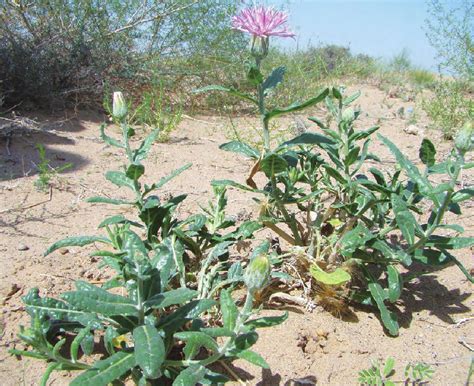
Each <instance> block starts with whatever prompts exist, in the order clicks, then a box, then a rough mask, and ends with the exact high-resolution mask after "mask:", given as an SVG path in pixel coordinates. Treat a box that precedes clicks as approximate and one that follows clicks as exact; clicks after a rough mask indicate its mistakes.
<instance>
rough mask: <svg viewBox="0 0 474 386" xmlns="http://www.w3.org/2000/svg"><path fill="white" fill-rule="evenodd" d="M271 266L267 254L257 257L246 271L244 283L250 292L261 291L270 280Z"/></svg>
mask: <svg viewBox="0 0 474 386" xmlns="http://www.w3.org/2000/svg"><path fill="white" fill-rule="evenodd" d="M270 272H271V264H270V259H269V258H268V256H267V255H266V254H261V255H258V256H256V257H255V258H253V259H252V260H251V261H250V264H249V266H248V267H247V269H246V270H245V274H244V282H245V285H246V286H247V288H248V290H249V291H250V292H254V291H258V290H261V289H262V288H263V287H265V285H266V284H267V283H268V282H269V280H270Z"/></svg>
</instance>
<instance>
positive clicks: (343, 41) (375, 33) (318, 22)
mask: <svg viewBox="0 0 474 386" xmlns="http://www.w3.org/2000/svg"><path fill="white" fill-rule="evenodd" d="M456 2H457V0H445V3H446V4H449V3H452V4H456ZM268 3H271V4H274V5H276V6H278V7H280V6H282V5H283V6H284V8H286V9H287V10H288V11H289V13H290V19H289V23H290V26H291V28H292V29H293V31H295V32H296V33H297V35H298V36H297V38H296V40H290V39H284V40H283V39H281V40H280V41H279V42H278V44H279V45H280V46H283V47H285V48H289V49H296V48H305V47H307V46H308V45H310V44H311V45H318V44H319V43H324V44H325V43H328V44H339V45H343V46H349V47H350V48H351V50H352V52H354V53H365V54H369V55H371V56H374V57H377V58H381V59H386V60H390V59H391V58H393V57H394V56H395V55H397V54H399V53H401V52H402V50H404V49H405V50H407V52H408V54H409V57H410V60H411V61H412V63H413V64H414V65H416V66H418V67H422V68H426V69H431V70H436V69H437V62H436V59H435V57H436V51H435V50H434V48H432V47H431V46H430V44H429V42H428V39H427V37H426V32H425V30H424V26H425V20H426V18H427V17H428V16H429V15H428V13H427V2H426V0H290V1H288V0H273V1H268Z"/></svg>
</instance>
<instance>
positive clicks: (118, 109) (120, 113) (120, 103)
mask: <svg viewBox="0 0 474 386" xmlns="http://www.w3.org/2000/svg"><path fill="white" fill-rule="evenodd" d="M112 100H113V103H112V115H113V116H114V118H116V119H118V120H119V121H121V120H122V119H124V118H125V117H126V116H127V112H128V106H127V102H125V98H124V96H123V94H122V93H121V92H120V91H116V92H114V95H113V98H112Z"/></svg>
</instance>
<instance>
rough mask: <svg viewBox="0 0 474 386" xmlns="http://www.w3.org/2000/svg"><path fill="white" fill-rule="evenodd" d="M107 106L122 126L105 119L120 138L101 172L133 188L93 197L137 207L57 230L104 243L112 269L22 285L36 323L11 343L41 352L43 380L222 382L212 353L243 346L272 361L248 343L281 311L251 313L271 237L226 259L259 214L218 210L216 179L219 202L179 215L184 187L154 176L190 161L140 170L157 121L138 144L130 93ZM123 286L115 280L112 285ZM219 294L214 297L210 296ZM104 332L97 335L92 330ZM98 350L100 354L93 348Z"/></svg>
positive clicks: (265, 278)
mask: <svg viewBox="0 0 474 386" xmlns="http://www.w3.org/2000/svg"><path fill="white" fill-rule="evenodd" d="M112 112H113V115H114V120H115V121H116V122H117V123H118V124H120V126H121V129H122V136H121V138H119V139H115V138H112V137H110V136H108V135H107V134H106V133H105V125H103V126H102V127H101V136H102V139H103V140H104V141H105V142H106V143H107V144H108V145H110V146H113V147H116V148H119V149H120V150H123V151H124V153H125V155H126V157H127V163H126V166H125V168H124V169H123V170H120V171H108V172H107V173H106V174H105V177H106V179H107V180H108V181H109V182H111V183H112V184H114V185H115V186H116V188H115V189H117V188H122V189H124V190H127V191H128V192H129V193H130V194H131V198H130V199H129V200H123V199H114V198H110V196H108V195H107V196H106V197H92V198H90V199H89V200H88V201H89V202H90V203H103V204H109V205H118V206H129V207H132V208H134V209H135V210H136V213H137V216H136V218H134V219H128V218H126V217H125V216H124V215H122V214H119V215H112V216H109V217H107V218H105V219H104V220H103V221H102V223H101V224H100V225H99V228H101V229H102V230H103V231H104V233H105V235H104V236H78V237H77V236H76V237H70V238H67V239H63V240H60V241H57V242H56V243H54V244H53V245H51V246H50V247H49V248H48V250H47V251H46V253H45V255H48V254H50V253H53V252H54V251H56V250H57V249H58V248H62V247H68V246H85V245H88V244H93V243H97V244H103V245H104V246H105V248H104V249H101V250H96V251H95V252H93V255H94V256H98V257H102V259H103V266H107V267H108V268H109V269H111V270H112V271H113V272H115V275H114V277H113V278H112V279H110V280H108V281H107V282H106V283H104V284H103V285H102V286H100V287H99V286H97V285H93V284H90V283H87V282H85V281H80V280H79V281H77V282H76V283H75V284H76V289H75V290H73V291H69V292H66V293H63V294H61V295H60V297H59V299H56V298H47V297H41V296H40V294H39V290H38V289H32V290H30V292H29V293H28V294H27V295H26V296H24V297H23V301H24V303H25V308H26V311H27V312H28V314H29V315H30V317H31V325H30V326H29V327H27V328H25V327H21V328H20V333H19V337H20V338H21V339H22V340H23V342H24V343H25V344H26V345H27V348H28V349H27V350H18V349H12V350H10V352H11V353H12V354H14V355H20V356H24V357H30V358H35V359H40V360H44V361H45V362H47V363H48V367H47V369H46V371H45V373H44V376H43V377H42V379H41V382H40V384H41V385H46V384H47V382H48V379H49V377H50V376H51V374H52V373H53V372H54V371H75V372H79V374H78V375H77V376H76V377H75V378H74V379H73V380H72V381H71V383H70V384H71V385H75V386H107V385H109V384H111V383H113V384H124V383H125V382H127V381H128V380H130V381H133V382H134V383H135V384H137V385H145V384H151V383H153V384H169V383H171V382H173V385H174V386H180V385H186V386H187V385H189V386H192V385H195V384H216V383H224V382H226V381H227V380H228V378H227V377H226V376H225V375H223V374H219V373H216V372H215V371H213V370H211V369H210V368H209V366H211V365H213V364H215V363H217V362H218V361H232V360H234V359H237V358H240V359H244V360H247V361H249V362H251V363H253V364H255V365H257V366H260V367H263V368H268V364H267V363H266V362H265V360H264V359H263V358H262V357H261V356H260V355H259V354H257V353H256V352H254V351H252V350H250V347H251V346H253V345H254V344H255V342H256V341H257V339H258V334H257V332H256V329H257V328H260V327H270V326H274V325H277V324H280V323H281V322H283V321H284V320H285V319H286V318H287V314H286V313H285V314H282V315H281V316H275V317H263V318H254V315H255V313H256V310H255V309H254V300H255V298H256V296H257V294H258V293H259V291H261V290H262V289H263V288H264V287H265V286H266V285H267V284H268V282H269V280H270V278H271V261H270V256H269V247H270V244H269V243H268V242H264V243H262V244H260V246H258V247H257V248H255V249H254V251H253V254H252V256H251V259H250V262H249V264H248V266H247V268H246V269H244V268H243V266H242V263H241V261H239V260H238V259H235V260H234V259H232V258H231V256H230V251H229V248H230V247H231V246H232V245H233V244H235V243H237V242H238V241H239V240H245V239H248V238H251V237H252V234H253V232H255V231H256V230H258V229H259V228H260V225H259V224H258V223H256V222H254V221H245V222H243V223H241V224H240V225H239V226H236V223H235V221H234V220H231V219H228V218H227V216H226V214H225V206H226V203H227V200H226V197H225V192H226V190H225V188H215V189H214V192H215V195H216V202H215V203H212V204H210V207H209V208H206V209H205V210H204V213H198V214H195V215H192V216H190V217H188V218H186V219H183V220H178V219H177V218H176V216H175V211H176V208H177V206H178V205H179V204H180V203H181V202H182V201H183V200H184V199H185V198H186V195H184V194H181V195H177V196H172V197H171V198H169V199H165V198H164V197H160V196H159V195H158V194H159V190H160V188H161V187H162V186H163V185H165V184H166V183H168V182H169V181H170V180H171V179H173V178H174V177H176V176H177V175H179V174H180V173H182V172H184V171H185V170H187V169H189V167H190V166H191V165H190V164H188V165H184V166H183V167H181V168H179V169H177V170H175V171H174V172H172V173H171V174H170V175H167V176H164V177H163V178H161V179H160V180H159V181H157V182H155V183H153V184H152V185H147V184H144V183H143V182H142V180H141V178H142V177H143V175H144V173H145V167H144V165H143V164H142V161H143V160H144V159H146V157H147V155H148V153H149V151H150V150H151V147H152V145H153V143H154V142H155V140H156V137H157V136H158V130H156V129H155V130H153V131H152V132H151V133H150V134H149V135H148V136H147V137H146V138H145V139H144V140H143V141H142V142H141V143H140V144H139V146H138V147H136V148H132V147H131V141H130V139H131V138H132V137H133V136H134V135H135V132H134V130H133V128H132V127H131V126H130V125H129V123H128V121H127V105H126V102H125V100H124V98H123V96H122V94H121V93H115V94H114V101H113V108H112ZM238 285H239V286H242V287H244V288H245V293H246V297H245V302H244V304H243V306H241V307H239V306H238V305H237V302H236V301H235V300H234V299H233V297H232V291H233V289H234V288H235V287H236V286H238ZM118 290H119V291H118ZM215 299H219V301H216V300H215ZM99 339H100V343H99V344H98V345H97V344H96V343H95V342H96V340H97V341H98V340H99ZM99 354H100V356H101V358H100V359H99Z"/></svg>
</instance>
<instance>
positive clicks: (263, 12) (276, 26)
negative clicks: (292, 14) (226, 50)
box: [232, 6, 295, 38]
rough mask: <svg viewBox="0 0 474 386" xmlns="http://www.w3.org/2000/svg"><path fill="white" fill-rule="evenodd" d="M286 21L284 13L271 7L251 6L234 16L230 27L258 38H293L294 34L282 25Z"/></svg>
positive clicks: (286, 16)
mask: <svg viewBox="0 0 474 386" xmlns="http://www.w3.org/2000/svg"><path fill="white" fill-rule="evenodd" d="M287 20H288V15H287V14H286V13H285V12H281V11H277V10H276V9H274V8H271V7H263V6H258V7H257V6H253V7H249V8H245V9H243V10H242V11H241V12H240V13H239V14H238V15H236V16H234V17H233V18H232V27H233V28H234V29H236V30H239V31H242V32H248V33H249V34H251V35H253V36H254V37H260V38H268V37H269V36H280V37H285V38H286V37H294V36H295V34H294V33H292V32H291V31H289V30H288V29H287V27H286V26H285V25H284V24H285V23H286V22H287Z"/></svg>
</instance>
